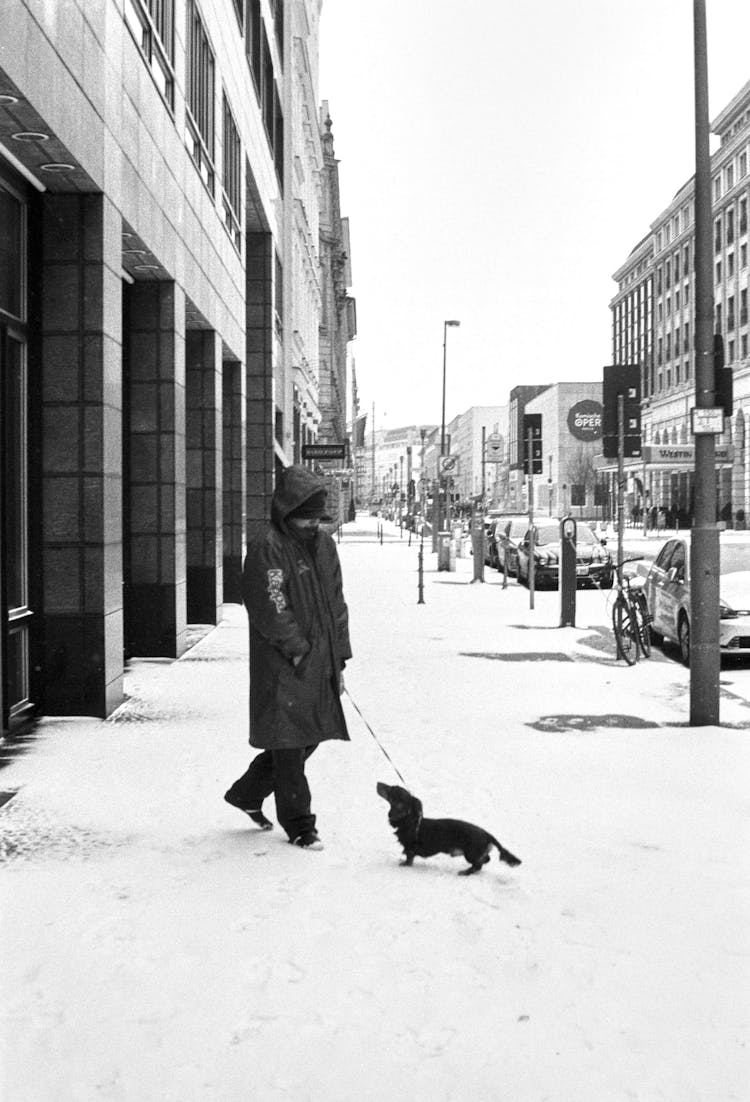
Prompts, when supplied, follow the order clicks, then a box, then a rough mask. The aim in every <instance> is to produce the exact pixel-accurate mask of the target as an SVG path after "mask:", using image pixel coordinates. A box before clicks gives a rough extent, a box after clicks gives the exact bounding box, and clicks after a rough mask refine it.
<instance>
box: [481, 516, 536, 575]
mask: <svg viewBox="0 0 750 1102" xmlns="http://www.w3.org/2000/svg"><path fill="white" fill-rule="evenodd" d="M528 527H529V518H528V517H521V516H519V517H500V518H499V519H498V520H497V521H495V526H494V528H493V530H492V537H491V539H492V547H491V551H490V565H491V566H494V567H495V569H496V570H503V569H504V570H505V572H506V574H516V573H517V571H518V544H519V542H520V541H521V540H522V539H523V537H524V534H525V533H526V531H527V530H528Z"/></svg>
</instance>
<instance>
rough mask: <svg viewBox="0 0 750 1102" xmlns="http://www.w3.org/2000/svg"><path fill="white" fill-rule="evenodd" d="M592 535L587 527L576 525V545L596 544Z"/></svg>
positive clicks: (585, 525) (595, 539)
mask: <svg viewBox="0 0 750 1102" xmlns="http://www.w3.org/2000/svg"><path fill="white" fill-rule="evenodd" d="M598 542H599V540H598V539H597V538H596V536H595V535H594V533H593V532H592V531H591V529H590V528H589V527H588V525H587V524H577V525H576V543H598Z"/></svg>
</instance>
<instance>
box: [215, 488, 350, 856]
mask: <svg viewBox="0 0 750 1102" xmlns="http://www.w3.org/2000/svg"><path fill="white" fill-rule="evenodd" d="M330 519H331V518H330V517H329V516H327V514H326V490H325V486H324V484H323V482H322V481H321V480H320V479H319V478H318V477H317V476H316V475H314V474H313V473H312V472H311V471H309V470H308V469H307V468H306V467H301V466H292V467H287V468H286V469H285V470H284V471H282V473H281V474H280V475H279V478H278V480H277V484H276V489H275V491H274V494H273V499H272V502H271V521H270V524H269V525H268V527H267V529H266V531H265V532H263V533H261V534H260V535H259V536H256V537H255V538H254V539H253V540H252V542H251V543H250V545H249V547H248V551H247V556H246V558H245V565H244V569H243V575H242V599H243V603H244V605H245V608H246V609H247V615H248V621H249V627H250V745H251V746H254V747H257V748H258V749H260V751H261V753H259V754H258V755H257V756H256V757H255V758H253V760H252V761H251V763H250V766H249V768H248V770H247V772H246V773H245V774H244V775H243V776H242V777H240V778H239V779H238V780H236V781H235V782H234V784H233V785H232V786H231V787H230V788H229V790H228V791H227V793H226V794H225V796H224V799H225V800H226V801H227V803H230V804H231V805H232V806H233V807H237V808H239V809H240V810H241V811H244V812H245V813H246V814H247V815H249V816H250V818H251V819H252V820H253V822H254V823H257V824H258V826H260V827H261V828H262V829H264V830H270V829H271V828H272V825H273V824H272V823H271V821H270V820H269V819H267V818H266V816H265V815H264V814H263V801H264V800H265V799H266V797H267V796H270V795H271V794H272V793H273V795H274V798H275V803H276V818H277V819H278V821H279V824H280V825H281V827H282V828H283V829H284V830H285V831H286V833H287V834H288V836H289V841H290V842H291V843H293V844H294V845H296V846H301V847H303V848H304V849H322V848H323V844H322V842H321V840H320V838H319V836H318V833H317V831H316V829H315V821H316V820H315V815H314V814H313V812H312V809H311V796H310V786H309V784H308V781H307V777H306V776H305V763H306V761H307V759H308V758H309V757H310V755H311V754H312V753H313V751H314V750H315V749H316V748H317V746H318V745H319V744H320V743H321V742H324V741H325V740H327V739H347V740H348V738H349V734H348V731H347V729H346V720H345V718H344V711H343V708H342V707H341V699H340V697H341V693H342V692H343V690H344V681H343V670H344V666H345V664H346V662H347V659H349V658H351V648H350V645H349V624H348V611H347V607H346V603H345V601H344V595H343V588H342V581H341V565H340V563H339V557H338V552H337V550H336V543H335V541H334V540H333V539H332V537H331V535H330V534H329V533H328V532H326V531H325V530H323V529H321V528H320V523H321V521H327V520H330Z"/></svg>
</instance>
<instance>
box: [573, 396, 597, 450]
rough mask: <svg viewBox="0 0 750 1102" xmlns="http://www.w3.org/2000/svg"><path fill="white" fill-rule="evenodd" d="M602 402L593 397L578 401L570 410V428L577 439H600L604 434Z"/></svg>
mask: <svg viewBox="0 0 750 1102" xmlns="http://www.w3.org/2000/svg"><path fill="white" fill-rule="evenodd" d="M603 412H604V411H603V409H602V404H601V402H595V401H594V400H593V399H591V398H584V399H583V401H582V402H576V404H575V405H574V406H571V408H570V410H569V412H568V428H569V429H570V432H571V435H572V436H575V438H576V440H598V439H599V438H600V437H601V435H602V413H603Z"/></svg>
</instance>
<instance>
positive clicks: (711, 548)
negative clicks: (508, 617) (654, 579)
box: [690, 0, 719, 727]
mask: <svg viewBox="0 0 750 1102" xmlns="http://www.w3.org/2000/svg"><path fill="white" fill-rule="evenodd" d="M693 22H694V42H695V404H696V406H697V407H698V408H699V409H701V408H703V409H711V408H712V407H714V405H715V395H714V386H715V383H714V362H713V329H714V302H713V254H712V250H711V245H712V241H711V222H712V218H711V154H710V144H709V119H708V61H707V39H706V3H705V0H693ZM715 457H716V441H715V438H714V437H713V435H711V434H709V433H699V434H697V435H696V436H695V520H694V524H693V533H692V539H691V546H690V603H691V609H692V616H691V625H690V630H691V634H692V638H691V639H690V724H691V726H693V727H702V726H706V725H714V724H718V722H719V530H718V528H717V526H716V470H715V467H716V463H715Z"/></svg>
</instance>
